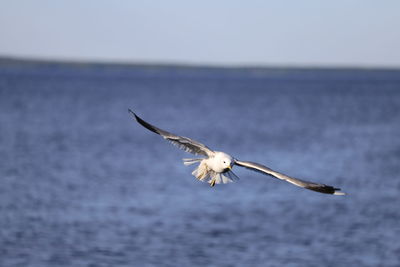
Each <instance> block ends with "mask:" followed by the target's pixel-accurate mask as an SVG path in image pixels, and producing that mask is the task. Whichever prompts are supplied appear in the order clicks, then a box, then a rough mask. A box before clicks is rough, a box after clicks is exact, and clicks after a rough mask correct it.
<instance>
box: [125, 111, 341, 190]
mask: <svg viewBox="0 0 400 267" xmlns="http://www.w3.org/2000/svg"><path fill="white" fill-rule="evenodd" d="M129 112H130V113H132V115H133V116H134V118H135V119H136V121H137V122H138V123H140V124H141V125H142V126H143V127H145V128H146V129H148V130H150V131H152V132H154V133H156V134H159V135H161V136H162V137H163V138H164V139H166V140H168V141H169V142H171V143H172V144H173V145H176V146H177V147H179V148H180V149H183V150H185V151H186V152H189V153H192V154H195V155H199V156H202V157H201V158H190V159H183V162H184V164H185V165H191V164H195V163H199V165H198V166H197V168H196V169H195V170H194V171H193V172H192V175H193V176H195V177H196V178H197V179H199V180H200V181H203V182H208V183H209V184H210V185H211V186H214V185H215V184H221V183H222V184H226V183H229V182H233V181H234V180H238V179H239V178H238V177H237V176H236V175H235V174H234V173H233V171H232V168H233V166H234V165H237V166H240V167H245V168H247V169H250V170H253V171H256V172H260V173H262V174H265V175H269V176H272V177H274V178H277V179H280V180H283V181H286V182H289V183H291V184H294V185H296V186H299V187H303V188H305V189H309V190H313V191H316V192H319V193H324V194H333V195H345V193H344V192H340V191H339V190H340V188H336V187H333V186H330V185H325V184H319V183H313V182H308V181H304V180H300V179H297V178H293V177H290V176H287V175H285V174H282V173H279V172H277V171H274V170H272V169H270V168H268V167H266V166H264V165H262V164H259V163H255V162H251V161H241V160H238V159H235V158H233V157H232V156H231V155H229V154H227V153H224V152H220V151H214V150H211V149H210V148H208V147H207V146H205V145H203V144H202V143H199V142H197V141H195V140H193V139H190V138H188V137H183V136H178V135H175V134H172V133H170V132H167V131H164V130H162V129H160V128H157V127H156V126H154V125H151V124H150V123H148V122H146V121H144V120H143V119H141V118H140V117H139V116H137V115H136V114H135V113H134V112H133V111H132V110H130V109H129Z"/></svg>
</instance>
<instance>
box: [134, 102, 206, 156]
mask: <svg viewBox="0 0 400 267" xmlns="http://www.w3.org/2000/svg"><path fill="white" fill-rule="evenodd" d="M128 110H129V112H130V113H132V114H133V116H134V117H135V119H136V121H137V122H138V123H140V124H141V125H142V126H143V127H145V128H146V129H148V130H150V131H152V132H155V133H156V134H159V135H161V136H162V137H163V138H164V139H166V140H168V141H170V142H171V143H172V144H174V145H176V146H177V147H179V148H180V149H183V150H185V151H186V152H189V153H192V154H195V155H203V156H207V157H210V156H212V155H213V154H214V151H212V150H211V149H209V148H208V147H206V146H205V145H203V144H201V143H199V142H196V141H194V140H192V139H190V138H187V137H183V136H178V135H175V134H172V133H169V132H167V131H164V130H161V129H160V128H157V127H155V126H153V125H151V124H150V123H148V122H145V121H144V120H142V119H141V118H140V117H139V116H137V115H136V114H135V113H134V112H133V111H132V110H130V109H128Z"/></svg>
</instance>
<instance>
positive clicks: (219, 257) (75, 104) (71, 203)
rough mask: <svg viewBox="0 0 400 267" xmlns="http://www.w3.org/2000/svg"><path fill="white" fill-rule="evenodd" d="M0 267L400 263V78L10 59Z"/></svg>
mask: <svg viewBox="0 0 400 267" xmlns="http://www.w3.org/2000/svg"><path fill="white" fill-rule="evenodd" d="M128 109H132V110H134V111H135V112H136V113H137V114H138V115H139V116H141V117H142V118H143V119H144V120H146V121H148V122H150V123H152V124H154V125H156V126H157V127H159V128H161V129H165V130H167V131H169V132H172V133H175V134H178V135H181V136H186V137H190V138H192V139H194V140H197V141H199V142H201V143H204V144H205V145H207V146H208V147H209V148H211V149H213V150H217V151H224V152H226V153H228V154H230V155H232V156H233V157H234V158H236V159H239V160H247V161H253V162H258V163H261V164H264V165H266V166H268V167H270V168H272V169H274V170H276V171H279V172H282V173H285V174H287V175H290V176H293V177H297V178H300V179H303V180H309V181H314V182H318V183H324V184H328V185H333V186H335V187H339V188H341V189H342V191H343V192H346V195H345V196H336V195H328V194H320V193H317V192H313V191H310V190H306V189H303V188H300V187H296V186H294V185H292V184H290V183H287V182H285V181H281V180H278V179H274V178H272V177H269V176H266V175H262V174H260V173H257V172H252V171H250V170H247V169H243V168H241V167H239V166H234V168H233V171H234V172H235V174H236V175H237V176H238V177H240V180H239V181H237V182H235V183H230V184H226V185H216V186H215V187H210V186H209V185H208V184H207V183H203V182H201V181H199V180H197V179H196V178H195V177H193V176H192V175H191V172H192V171H193V168H194V166H184V165H183V164H182V158H190V157H193V156H192V155H190V154H188V153H186V152H184V151H182V150H179V149H178V148H176V147H174V146H172V145H171V144H169V143H168V142H166V141H165V140H163V138H161V137H160V136H158V135H156V134H154V133H152V132H150V131H148V130H147V129H145V128H143V127H142V126H141V125H139V124H138V123H137V122H136V121H135V120H134V119H133V117H132V115H131V114H130V113H129V112H128ZM194 157H196V156H194ZM0 266H5V267H12V266H24V267H25V266H32V267H46V266H77V267H79V266H93V267H94V266H96V267H97V266H99V267H102V266H126V267H127V266H139V267H141V266H144V267H146V266H171V267H177V266H226V267H229V266H400V70H396V69H369V68H364V69H357V68H338V69H336V68H283V67H280V68H273V67H203V66H184V65H146V64H138V65H129V64H90V63H61V62H36V61H23V60H22V61H21V60H12V59H1V60H0Z"/></svg>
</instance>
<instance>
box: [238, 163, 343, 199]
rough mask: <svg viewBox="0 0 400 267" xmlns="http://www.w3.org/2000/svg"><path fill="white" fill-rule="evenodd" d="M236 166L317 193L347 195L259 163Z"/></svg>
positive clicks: (336, 189)
mask: <svg viewBox="0 0 400 267" xmlns="http://www.w3.org/2000/svg"><path fill="white" fill-rule="evenodd" d="M235 164H236V165H238V166H241V167H245V168H248V169H251V170H253V171H257V172H261V173H263V174H267V175H270V176H272V177H275V178H278V179H281V180H284V181H286V182H289V183H291V184H294V185H297V186H300V187H303V188H306V189H310V190H313V191H316V192H319V193H325V194H333V195H345V193H343V192H339V191H338V190H340V188H335V187H333V186H330V185H325V184H318V183H313V182H307V181H303V180H300V179H296V178H292V177H289V176H287V175H285V174H282V173H279V172H276V171H274V170H271V169H270V168H268V167H266V166H264V165H261V164H258V163H254V162H249V161H240V160H235Z"/></svg>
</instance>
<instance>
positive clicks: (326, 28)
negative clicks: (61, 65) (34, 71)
mask: <svg viewBox="0 0 400 267" xmlns="http://www.w3.org/2000/svg"><path fill="white" fill-rule="evenodd" d="M0 56H22V57H24V56H27V57H33V58H46V59H67V60H80V61H82V60H83V61H85V60H90V61H123V62H150V63H157V62H159V63H189V64H222V65H266V66H271V65H281V66H282V65H283V66H289V65H296V66H365V67H370V66H375V67H376V66H383V67H400V1H395V0H392V1H389V0H388V1H386V0H382V1H378V0H376V1H371V0H336V1H326V0H309V1H306V0H297V1H293V0H292V1H289V0H280V1H278V0H277V1H244V0H242V1H234V0H219V1H218V0H214V1H212V0H202V1H191V0H186V1H185V0H169V1H155V0H153V1H152V0H147V1H145V0H140V1H135V0H115V1H111V0H79V1H77V0H25V1H22V0H9V1H6V0H0Z"/></svg>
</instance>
